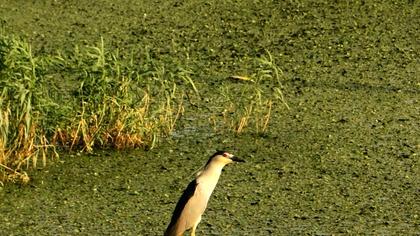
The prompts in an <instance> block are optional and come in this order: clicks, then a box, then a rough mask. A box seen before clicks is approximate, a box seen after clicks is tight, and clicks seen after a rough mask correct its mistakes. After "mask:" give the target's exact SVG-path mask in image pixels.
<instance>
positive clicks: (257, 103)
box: [210, 51, 289, 134]
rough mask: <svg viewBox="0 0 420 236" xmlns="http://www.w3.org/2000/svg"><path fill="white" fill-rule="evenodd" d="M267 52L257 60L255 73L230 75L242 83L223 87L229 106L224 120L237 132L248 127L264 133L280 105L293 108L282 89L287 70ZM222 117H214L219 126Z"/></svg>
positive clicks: (229, 127) (223, 117) (225, 108)
mask: <svg viewBox="0 0 420 236" xmlns="http://www.w3.org/2000/svg"><path fill="white" fill-rule="evenodd" d="M266 54H267V56H262V57H260V58H257V59H255V60H254V61H253V66H252V70H253V71H254V72H253V73H252V75H251V76H238V75H235V76H231V77H229V78H230V79H233V80H235V81H236V82H238V83H227V84H225V86H224V87H222V91H221V94H222V95H223V97H224V100H225V101H224V103H226V104H228V105H227V106H225V107H224V108H223V111H222V112H221V114H222V116H221V117H222V120H221V123H222V126H225V127H226V126H227V127H228V129H230V130H232V131H234V132H235V133H237V134H240V133H242V132H244V131H245V130H247V129H248V128H251V129H253V130H254V131H255V132H256V133H264V132H266V131H267V129H268V127H269V123H270V119H271V116H272V112H273V109H276V108H277V107H278V105H279V104H283V105H284V106H285V107H286V108H287V109H289V106H288V104H287V102H286V101H285V98H284V96H283V92H282V89H283V86H282V83H281V81H282V79H283V77H284V75H283V71H282V70H281V69H280V67H278V66H277V65H276V63H275V60H274V58H273V57H272V55H271V54H270V52H268V51H267V52H266ZM238 97H239V99H238ZM218 119H219V118H217V117H216V116H211V117H210V120H211V122H212V123H213V125H214V126H215V127H217V126H218V121H217V120H218Z"/></svg>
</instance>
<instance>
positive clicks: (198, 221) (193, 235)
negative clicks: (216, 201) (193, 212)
mask: <svg viewBox="0 0 420 236" xmlns="http://www.w3.org/2000/svg"><path fill="white" fill-rule="evenodd" d="M200 221H201V216H200V218H198V220H197V222H196V223H195V224H194V226H193V227H192V230H191V236H195V229H196V228H197V226H198V223H200Z"/></svg>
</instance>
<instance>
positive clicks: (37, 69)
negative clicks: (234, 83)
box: [0, 35, 198, 182]
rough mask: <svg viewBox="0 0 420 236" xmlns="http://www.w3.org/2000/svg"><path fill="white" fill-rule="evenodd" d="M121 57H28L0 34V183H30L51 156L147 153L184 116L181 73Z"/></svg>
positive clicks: (77, 52) (91, 49)
mask: <svg viewBox="0 0 420 236" xmlns="http://www.w3.org/2000/svg"><path fill="white" fill-rule="evenodd" d="M145 58H149V59H148V60H144V61H142V63H141V64H140V65H139V64H137V63H136V62H135V60H134V59H133V57H124V56H122V55H120V54H119V52H118V51H112V52H110V51H107V50H106V48H105V44H104V41H103V40H101V41H100V43H99V45H98V46H87V47H80V48H79V47H75V49H74V50H73V51H72V52H70V53H61V52H60V53H57V55H40V56H35V55H34V54H33V53H32V50H31V46H30V44H29V43H27V42H25V41H24V40H20V39H16V38H14V37H11V36H4V35H0V182H1V181H21V182H27V181H28V180H29V178H28V176H27V174H26V173H25V172H24V169H25V168H27V167H29V166H33V167H36V166H37V164H38V162H39V160H40V159H41V160H42V165H45V164H46V162H47V159H48V158H50V157H58V151H57V149H68V150H74V151H86V152H91V151H93V149H94V148H95V147H113V148H117V149H123V148H131V147H141V148H153V147H154V146H155V145H156V143H157V141H158V138H159V137H162V136H165V135H167V134H169V133H170V132H172V130H173V129H174V126H175V123H176V120H177V119H178V118H179V117H180V115H181V114H182V112H183V103H182V101H183V98H184V90H183V89H180V88H179V85H178V86H177V84H176V83H175V82H176V81H175V80H176V79H179V78H180V79H182V80H184V81H185V82H187V83H188V84H189V85H190V86H189V87H192V88H193V90H194V91H195V92H196V93H198V91H197V89H196V88H195V85H194V83H193V81H192V79H191V78H190V77H189V76H188V73H187V72H188V70H187V69H178V70H176V71H171V70H167V69H166V67H165V65H163V64H162V63H159V62H158V61H154V60H150V57H148V56H147V55H146V56H145Z"/></svg>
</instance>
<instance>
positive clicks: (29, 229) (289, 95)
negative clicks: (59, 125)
mask: <svg viewBox="0 0 420 236" xmlns="http://www.w3.org/2000/svg"><path fill="white" fill-rule="evenodd" d="M16 4H22V3H21V2H20V1H16V2H14V1H9V2H8V3H1V4H0V16H1V18H2V19H3V20H5V22H6V25H5V28H6V29H7V30H9V31H12V32H14V33H17V34H23V35H27V36H28V37H29V38H30V39H31V40H33V43H34V45H35V47H36V48H37V50H39V51H40V52H39V53H43V52H48V51H54V50H55V49H56V48H62V47H64V46H63V45H71V43H73V42H78V43H79V42H80V43H84V42H88V43H90V42H97V40H98V37H99V35H103V36H104V37H105V41H106V42H110V44H111V45H112V46H113V47H117V48H120V49H121V50H123V49H132V48H135V47H139V45H140V46H143V45H148V46H150V47H151V56H152V57H154V58H158V59H162V60H165V58H169V59H174V58H177V59H179V60H180V62H181V61H182V62H185V60H186V61H187V62H188V63H190V66H192V67H193V68H196V69H197V71H195V74H194V75H193V79H194V81H196V83H197V86H198V87H199V90H200V93H201V94H202V96H203V97H205V98H206V99H205V100H199V99H196V101H195V102H197V103H198V104H199V106H198V107H194V106H189V105H188V103H186V111H185V114H184V116H183V117H182V118H181V120H180V121H179V123H178V124H177V127H176V130H175V133H174V134H173V136H172V137H170V138H168V139H167V140H165V141H162V142H161V144H160V145H159V146H158V147H156V148H155V149H152V150H150V151H147V152H145V151H140V150H131V151H123V152H118V151H108V150H102V151H97V152H95V153H94V154H91V155H85V154H83V155H78V154H77V153H73V154H63V155H62V156H61V158H60V160H57V161H55V162H54V163H50V165H48V167H46V168H44V169H39V170H32V171H30V175H31V177H32V178H33V181H32V182H30V183H29V185H27V186H20V185H13V184H7V185H5V186H2V187H1V188H0V199H1V201H0V212H1V217H0V235H160V234H162V232H163V230H164V229H165V227H166V225H167V224H168V223H169V219H170V216H171V213H172V210H173V208H174V207H175V203H176V201H177V199H178V197H179V196H180V194H181V192H182V190H183V189H184V188H185V187H186V185H187V184H188V182H189V181H190V180H191V179H192V177H193V174H194V173H195V172H196V171H197V170H198V169H199V168H200V167H201V166H202V165H203V164H204V163H205V162H206V160H207V158H208V156H210V155H211V154H212V153H213V152H214V151H215V150H216V149H226V150H229V151H231V152H232V153H234V154H236V155H238V156H241V157H243V158H244V159H246V161H247V162H246V163H240V164H235V165H230V166H227V167H226V168H225V171H224V172H223V174H222V177H221V179H220V182H219V184H218V186H217V187H216V189H215V192H214V194H213V196H212V198H211V200H210V203H209V206H208V209H207V211H206V213H205V214H204V216H203V220H202V222H201V224H200V225H199V227H198V229H197V234H198V235H305V234H310V235H336V234H344V235H347V234H349V235H359V234H362V235H363V234H374V235H417V234H420V216H419V212H420V200H419V199H420V181H419V180H420V158H419V155H420V136H419V133H420V119H419V114H420V101H419V100H420V96H419V94H420V79H419V76H418V72H419V71H418V65H419V61H418V58H419V52H420V49H419V45H418V43H415V42H417V39H418V38H419V37H418V30H417V28H418V25H419V24H420V22H419V18H418V14H416V12H417V13H418V10H419V6H418V4H417V3H416V2H414V1H411V2H410V1H408V3H394V2H392V1H385V2H383V3H375V4H373V3H369V2H367V3H362V2H357V3H354V4H352V5H349V4H347V3H341V2H340V3H337V4H330V3H328V2H322V1H321V2H320V1H313V2H312V1H300V2H298V1H290V2H287V1H285V2H284V3H278V4H277V5H276V3H274V2H271V1H240V2H234V1H227V2H223V3H222V2H217V1H210V2H209V3H202V2H197V1H184V2H183V3H177V4H174V5H173V6H172V4H171V2H161V3H159V2H152V1H150V2H148V1H146V2H142V3H139V2H137V1H120V2H119V4H116V3H115V1H103V6H101V7H99V6H97V5H95V4H94V3H90V1H80V2H78V4H75V3H74V2H72V1H63V2H60V1H46V2H43V3H41V2H35V3H29V2H25V3H24V4H23V5H19V6H17V5H16ZM175 5H177V6H175ZM51 9H53V10H54V11H53V10H51ZM395 9H399V10H398V13H397V11H396V10H395ZM121 12H126V14H120V13H121ZM11 13H13V14H11ZM144 14H146V16H144ZM116 15H118V17H117V18H118V20H114V18H115V17H116ZM139 16H142V17H139ZM57 17H59V18H61V19H63V20H62V21H58V20H57ZM279 22H281V27H280V26H279ZM83 25H84V26H83ZM174 25H175V26H176V27H172V26H174ZM168 29H172V31H170V30H168ZM202 29H206V30H202ZM84 40H85V41H84ZM107 40H108V41H107ZM171 40H172V41H171ZM168 42H171V43H168ZM264 49H267V50H269V51H270V52H271V53H272V55H273V56H274V57H275V58H276V59H277V64H278V65H279V67H280V68H282V70H283V71H284V74H285V78H284V81H283V86H284V87H283V90H284V93H285V96H286V100H287V102H288V104H289V106H290V107H291V109H290V110H287V109H286V108H285V107H282V106H281V105H280V106H279V108H278V109H276V110H275V112H274V113H273V117H272V119H271V121H270V129H269V131H268V132H267V133H266V134H263V135H261V134H258V133H255V132H253V131H252V129H251V130H248V131H246V132H245V133H243V134H241V135H235V134H233V133H232V132H229V131H227V130H225V127H224V126H217V127H213V126H212V124H211V123H210V122H209V120H208V118H209V117H210V116H212V115H215V116H219V115H220V114H217V112H219V111H220V109H218V108H219V107H221V106H223V99H222V98H221V96H219V92H220V89H221V88H224V87H225V86H226V87H235V86H241V84H240V83H238V84H233V85H232V84H231V83H232V82H229V81H227V80H226V79H225V78H226V77H228V76H230V75H232V74H237V73H239V72H243V73H246V72H247V70H248V69H249V68H248V65H245V64H243V63H244V61H246V60H245V59H244V58H246V57H255V56H258V55H260V54H263V53H264ZM186 54H188V57H189V59H188V60H187V59H185V57H186V56H185V55H186ZM248 72H249V71H248ZM265 92H266V93H270V85H267V90H265ZM238 99H241V98H240V97H238ZM203 108H205V109H203ZM209 112H213V113H210V114H209Z"/></svg>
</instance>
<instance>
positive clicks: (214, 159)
mask: <svg viewBox="0 0 420 236" xmlns="http://www.w3.org/2000/svg"><path fill="white" fill-rule="evenodd" d="M232 162H245V161H244V160H242V159H240V158H239V157H237V156H235V155H233V154H230V153H228V152H225V151H217V152H216V153H215V154H213V155H212V156H211V157H210V159H209V161H208V162H207V164H206V165H208V164H210V163H217V164H222V165H227V164H230V163H232Z"/></svg>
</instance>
